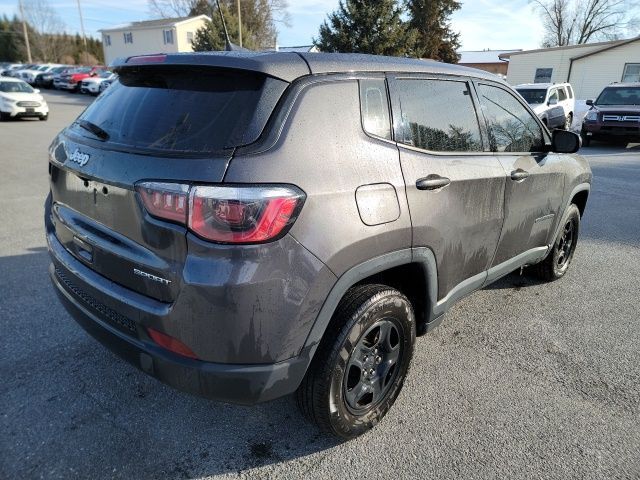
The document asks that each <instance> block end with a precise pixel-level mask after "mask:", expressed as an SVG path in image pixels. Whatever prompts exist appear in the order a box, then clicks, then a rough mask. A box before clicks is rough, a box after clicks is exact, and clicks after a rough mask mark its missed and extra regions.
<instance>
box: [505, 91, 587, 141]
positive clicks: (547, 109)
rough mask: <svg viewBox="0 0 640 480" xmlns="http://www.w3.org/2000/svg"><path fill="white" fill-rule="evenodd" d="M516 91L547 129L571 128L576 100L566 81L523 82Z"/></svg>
mask: <svg viewBox="0 0 640 480" xmlns="http://www.w3.org/2000/svg"><path fill="white" fill-rule="evenodd" d="M515 89H516V91H517V92H518V93H519V94H520V95H521V96H522V97H523V98H524V99H525V100H526V101H527V103H528V104H529V105H530V106H531V108H532V109H533V111H534V112H535V113H536V115H538V117H540V120H542V122H543V123H544V124H545V125H546V126H547V127H549V129H554V128H562V129H565V130H571V124H572V123H573V117H574V112H575V104H576V100H575V97H574V94H573V88H571V85H569V84H568V83H525V84H522V85H517V86H516V87H515Z"/></svg>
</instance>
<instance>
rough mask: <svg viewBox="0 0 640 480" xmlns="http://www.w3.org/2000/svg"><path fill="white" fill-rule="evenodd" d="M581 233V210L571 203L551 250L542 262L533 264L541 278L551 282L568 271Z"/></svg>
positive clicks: (534, 269)
mask: <svg viewBox="0 0 640 480" xmlns="http://www.w3.org/2000/svg"><path fill="white" fill-rule="evenodd" d="M579 233H580V210H578V207H577V206H576V205H575V204H571V205H570V206H569V208H568V209H567V211H566V213H565V215H564V218H563V220H562V224H561V227H560V232H559V233H558V236H557V238H556V241H555V242H554V244H553V247H552V249H551V251H550V252H549V253H548V254H547V256H546V258H545V259H544V260H543V261H542V262H540V263H538V264H536V265H534V266H533V271H534V272H535V273H536V274H537V276H538V277H539V278H540V279H542V280H544V281H547V282H550V281H553V280H557V279H559V278H561V277H563V276H564V274H565V273H567V270H568V269H569V265H570V264H571V260H573V254H574V253H575V251H576V246H577V245H578V234H579Z"/></svg>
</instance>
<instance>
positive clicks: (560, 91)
mask: <svg viewBox="0 0 640 480" xmlns="http://www.w3.org/2000/svg"><path fill="white" fill-rule="evenodd" d="M558 99H559V100H560V101H561V102H562V101H563V100H566V99H567V92H565V90H564V88H559V89H558Z"/></svg>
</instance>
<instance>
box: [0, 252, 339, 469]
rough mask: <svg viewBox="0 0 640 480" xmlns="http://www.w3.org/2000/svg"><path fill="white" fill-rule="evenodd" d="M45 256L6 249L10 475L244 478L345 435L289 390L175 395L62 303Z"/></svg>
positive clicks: (4, 389) (0, 365)
mask: <svg viewBox="0 0 640 480" xmlns="http://www.w3.org/2000/svg"><path fill="white" fill-rule="evenodd" d="M48 264H49V260H48V254H47V253H46V249H44V248H38V249H35V250H33V251H32V252H31V253H28V254H24V255H17V256H5V257H0V272H2V276H1V277H0V292H2V295H3V297H4V298H3V304H2V306H0V313H2V315H0V317H2V323H1V325H2V330H3V331H2V335H3V339H4V341H3V342H2V346H0V353H1V355H0V372H1V373H2V377H1V378H2V380H3V381H2V384H1V386H0V405H2V406H3V407H2V416H0V425H1V429H2V432H3V435H2V436H3V440H2V442H1V443H2V444H4V445H3V446H2V451H3V453H2V458H1V460H0V472H2V475H0V476H2V477H4V478H16V477H21V478H33V477H40V476H44V477H47V478H125V477H126V478H158V477H161V476H162V477H166V476H168V477H171V478H190V477H200V476H207V475H215V474H224V473H231V474H235V473H238V472H241V471H245V470H247V469H251V468H254V467H258V466H264V465H269V464H274V463H279V462H283V461H288V460H295V459H296V458H300V457H305V456H308V455H312V454H314V453H317V452H319V451H322V450H325V449H328V448H332V447H334V446H336V445H338V444H339V443H340V442H339V441H337V440H335V439H333V438H329V437H327V436H326V435H323V434H321V433H320V432H319V431H318V430H317V429H316V427H314V426H313V425H311V424H310V423H308V422H307V421H306V420H304V419H303V418H302V416H301V415H300V414H299V412H298V411H297V409H296V406H295V402H294V401H293V399H292V398H290V397H287V398H282V399H279V400H275V401H273V402H269V403H265V404H260V405H257V406H254V407H241V406H234V405H227V404H221V403H215V402H212V401H208V400H206V399H202V398H197V397H194V396H191V395H188V394H184V393H181V392H178V391H175V390H173V389H171V388H169V387H167V386H165V385H163V384H161V383H160V382H158V381H157V380H155V379H153V378H151V377H149V376H147V375H145V374H144V373H142V372H140V371H138V370H137V369H135V368H134V367H132V366H131V365H129V364H128V363H126V362H124V361H122V360H120V359H119V358H118V357H116V356H115V355H113V354H112V353H110V352H109V351H108V350H107V349H106V348H105V347H103V346H102V345H100V344H99V343H98V342H96V341H95V340H93V339H92V338H91V337H89V336H88V335H87V334H85V333H84V331H83V330H82V329H81V328H80V327H79V326H78V325H77V324H76V323H75V322H74V321H73V320H72V318H71V317H70V316H69V315H68V314H67V313H66V312H65V310H64V308H63V307H62V306H61V304H60V303H59V302H58V300H57V297H56V294H55V292H54V290H53V287H51V285H50V281H49V277H48Z"/></svg>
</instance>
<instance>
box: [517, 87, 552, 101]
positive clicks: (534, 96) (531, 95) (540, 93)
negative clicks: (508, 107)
mask: <svg viewBox="0 0 640 480" xmlns="http://www.w3.org/2000/svg"><path fill="white" fill-rule="evenodd" d="M517 92H518V93H519V94H520V95H521V96H522V98H524V99H525V100H526V101H527V103H528V104H529V105H537V104H539V103H544V99H545V98H546V97H547V91H546V90H542V89H540V88H527V89H524V88H522V89H520V88H518V89H517Z"/></svg>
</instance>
